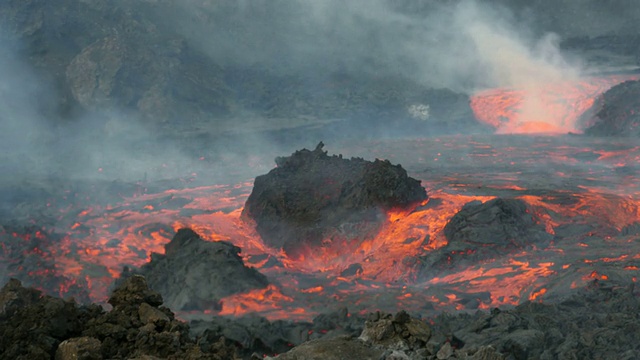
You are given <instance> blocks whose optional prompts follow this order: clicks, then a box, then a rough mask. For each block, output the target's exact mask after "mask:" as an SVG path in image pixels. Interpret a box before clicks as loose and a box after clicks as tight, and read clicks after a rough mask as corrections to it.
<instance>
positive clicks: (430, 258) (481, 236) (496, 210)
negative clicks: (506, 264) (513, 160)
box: [421, 198, 553, 272]
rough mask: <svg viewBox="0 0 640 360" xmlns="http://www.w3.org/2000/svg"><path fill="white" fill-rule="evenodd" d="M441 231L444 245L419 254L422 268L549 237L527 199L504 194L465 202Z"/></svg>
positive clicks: (486, 256) (452, 263)
mask: <svg viewBox="0 0 640 360" xmlns="http://www.w3.org/2000/svg"><path fill="white" fill-rule="evenodd" d="M444 235H445V236H446V238H447V241H448V243H447V245H445V246H443V247H442V248H439V249H437V250H435V251H433V252H431V253H429V254H428V255H426V256H425V257H424V258H423V261H422V262H421V263H422V266H423V267H424V268H423V270H425V271H427V272H430V270H432V269H433V268H434V267H435V268H440V269H442V268H453V267H456V266H458V265H462V264H466V265H471V264H475V263H477V262H479V261H484V260H487V259H495V258H497V257H501V256H504V255H505V254H510V253H513V252H517V251H521V250H523V249H527V248H529V247H531V246H533V245H535V246H541V247H544V246H546V245H547V244H548V243H549V241H551V240H552V238H553V237H552V235H550V234H549V233H547V232H546V231H545V227H544V226H543V225H542V223H541V221H540V219H539V218H538V217H537V215H535V212H534V211H532V210H531V209H530V208H529V206H528V205H527V203H525V202H524V201H522V200H520V199H508V198H496V199H493V200H489V201H487V202H484V203H482V202H480V201H472V202H470V203H468V204H466V205H465V206H464V207H463V208H462V209H461V210H460V211H459V212H458V213H456V214H455V215H454V216H453V217H452V218H451V220H449V222H448V223H447V225H446V226H445V227H444Z"/></svg>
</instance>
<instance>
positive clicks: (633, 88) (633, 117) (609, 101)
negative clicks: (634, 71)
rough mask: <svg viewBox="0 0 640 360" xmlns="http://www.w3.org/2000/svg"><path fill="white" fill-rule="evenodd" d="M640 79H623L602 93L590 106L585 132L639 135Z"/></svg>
mask: <svg viewBox="0 0 640 360" xmlns="http://www.w3.org/2000/svg"><path fill="white" fill-rule="evenodd" d="M639 98H640V81H625V82H623V83H621V84H618V85H616V86H614V87H612V88H611V89H609V90H607V91H606V92H605V93H604V94H602V95H601V96H600V97H599V98H598V99H597V100H596V102H595V104H594V106H593V107H592V108H591V110H590V113H592V114H594V115H593V116H592V118H591V119H588V123H589V127H588V128H587V129H586V130H585V134H587V135H591V136H624V137H637V136H639V135H640V101H638V99H639Z"/></svg>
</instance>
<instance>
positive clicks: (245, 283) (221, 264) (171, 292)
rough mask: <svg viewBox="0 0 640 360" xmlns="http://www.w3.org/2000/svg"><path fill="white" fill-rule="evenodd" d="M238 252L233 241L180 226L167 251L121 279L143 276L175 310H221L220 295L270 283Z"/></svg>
mask: <svg viewBox="0 0 640 360" xmlns="http://www.w3.org/2000/svg"><path fill="white" fill-rule="evenodd" d="M239 253H240V248H239V247H237V246H234V245H232V244H231V243H228V242H225V241H205V240H203V239H202V238H201V237H200V235H198V234H197V233H196V232H194V231H193V230H191V229H186V228H185V229H180V230H178V232H177V233H176V235H175V236H174V237H173V239H171V241H170V242H169V243H167V244H166V245H165V253H164V254H156V253H154V254H152V255H151V261H150V262H148V263H146V264H144V265H143V266H142V267H141V268H140V269H137V270H133V271H129V270H128V269H125V272H123V275H122V278H126V277H128V276H130V275H131V273H136V274H140V275H143V276H144V277H145V278H146V279H147V282H148V283H149V286H150V287H151V288H153V289H154V290H156V291H158V292H159V293H160V294H162V297H163V298H164V301H165V304H166V305H167V306H168V307H170V308H171V309H174V310H220V304H219V300H220V299H221V298H223V297H226V296H229V295H232V294H235V293H241V292H246V291H249V290H252V289H259V288H264V287H266V286H267V285H268V284H269V282H268V281H267V278H266V277H265V276H264V275H262V274H261V273H259V272H258V271H257V270H255V269H254V268H250V267H246V266H245V265H244V263H243V261H242V258H241V257H240V256H239V255H238V254H239Z"/></svg>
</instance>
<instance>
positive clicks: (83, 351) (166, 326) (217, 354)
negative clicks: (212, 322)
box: [0, 276, 235, 360]
mask: <svg viewBox="0 0 640 360" xmlns="http://www.w3.org/2000/svg"><path fill="white" fill-rule="evenodd" d="M109 303H110V304H111V305H113V310H111V311H109V312H105V311H104V310H103V309H102V307H100V306H98V305H88V306H78V305H77V304H76V303H75V302H74V301H72V300H62V299H59V298H54V297H50V296H47V295H43V294H42V293H41V292H40V291H38V290H35V289H32V288H24V287H22V284H21V283H20V282H19V281H18V280H15V279H12V280H10V281H9V282H8V283H7V284H6V285H5V286H4V287H3V288H2V290H0V335H1V336H0V358H2V359H30V360H31V359H33V360H38V359H43V360H49V359H54V358H55V359H57V360H72V359H75V360H77V359H83V360H99V359H135V358H140V359H194V360H195V359H207V360H222V359H225V360H227V359H233V358H235V350H234V349H233V348H232V347H227V346H226V345H224V339H219V341H218V343H217V344H216V345H215V346H210V347H209V350H208V351H206V352H205V351H202V350H201V349H200V348H199V347H198V346H197V345H196V343H195V342H194V340H193V339H191V338H190V337H189V326H188V325H187V324H185V323H183V322H181V321H178V320H176V319H175V317H174V314H173V313H172V312H171V311H170V310H169V309H168V308H166V307H163V306H160V305H161V304H162V296H160V294H158V293H156V292H154V291H153V290H151V289H149V287H148V285H147V282H146V280H145V279H144V277H141V276H133V277H130V278H128V279H127V280H125V281H124V282H123V283H122V284H121V286H120V287H119V288H117V289H116V290H115V291H114V293H113V295H112V296H111V298H110V299H109Z"/></svg>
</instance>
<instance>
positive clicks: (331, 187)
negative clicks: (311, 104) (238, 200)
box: [243, 142, 427, 254]
mask: <svg viewBox="0 0 640 360" xmlns="http://www.w3.org/2000/svg"><path fill="white" fill-rule="evenodd" d="M323 146H324V144H323V143H322V142H321V143H320V144H318V146H317V147H316V148H315V150H313V151H311V150H307V149H303V150H300V151H296V152H295V153H294V154H293V155H291V156H289V157H282V158H277V159H276V164H277V165H278V167H277V168H275V169H273V170H271V171H270V172H269V173H268V174H266V175H261V176H258V177H256V179H255V183H254V187H253V191H252V192H251V195H250V196H249V198H248V199H247V202H246V204H245V207H244V210H243V216H244V217H248V218H250V219H253V220H254V221H255V222H256V225H257V227H256V228H257V231H258V233H259V234H260V235H261V236H262V239H263V240H264V241H265V243H267V244H268V245H270V246H272V247H275V248H283V249H284V250H285V251H287V252H288V253H290V254H295V252H296V250H297V249H298V248H299V247H300V245H301V244H306V245H311V246H319V245H321V243H322V242H323V241H326V240H329V241H332V242H345V243H351V242H354V241H359V240H362V239H364V238H368V237H372V236H374V235H375V234H376V233H377V231H378V229H379V226H380V225H381V224H382V219H384V210H387V209H391V208H410V207H411V206H413V205H416V204H417V203H420V202H421V201H423V200H426V199H427V193H426V191H425V189H424V188H423V187H422V186H421V185H420V181H419V180H416V179H413V178H410V177H409V176H407V172H406V171H405V170H404V169H403V168H402V167H401V166H400V165H392V164H391V163H390V162H389V161H382V160H375V161H374V162H371V161H366V160H364V159H360V158H352V159H350V160H347V159H343V158H342V155H340V156H336V155H333V156H328V155H327V152H326V151H323V150H322V148H323Z"/></svg>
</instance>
